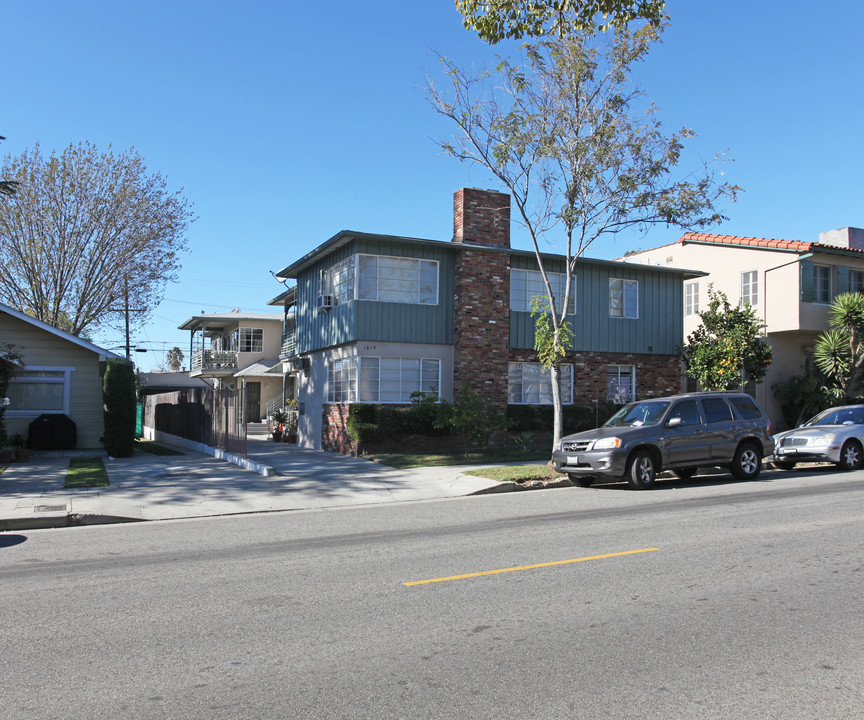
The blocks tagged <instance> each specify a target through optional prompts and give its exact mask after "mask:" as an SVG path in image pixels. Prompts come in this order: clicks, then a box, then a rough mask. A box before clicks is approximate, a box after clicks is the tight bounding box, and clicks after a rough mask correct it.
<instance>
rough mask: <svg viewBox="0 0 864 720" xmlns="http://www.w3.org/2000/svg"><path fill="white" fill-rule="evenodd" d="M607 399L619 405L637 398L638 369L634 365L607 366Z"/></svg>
mask: <svg viewBox="0 0 864 720" xmlns="http://www.w3.org/2000/svg"><path fill="white" fill-rule="evenodd" d="M606 399H607V400H609V402H614V403H618V404H619V405H623V404H624V403H628V402H632V401H633V400H635V399H636V371H635V368H634V367H633V366H632V365H609V367H607V368H606Z"/></svg>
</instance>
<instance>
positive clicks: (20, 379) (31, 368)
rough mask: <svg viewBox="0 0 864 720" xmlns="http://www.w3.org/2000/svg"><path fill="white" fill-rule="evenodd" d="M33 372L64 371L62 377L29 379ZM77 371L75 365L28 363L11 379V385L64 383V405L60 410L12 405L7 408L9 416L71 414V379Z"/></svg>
mask: <svg viewBox="0 0 864 720" xmlns="http://www.w3.org/2000/svg"><path fill="white" fill-rule="evenodd" d="M31 372H54V373H63V377H62V379H61V378H56V379H55V378H33V379H32V380H28V379H27V377H26V376H27V374H28V373H31ZM73 372H75V368H74V367H69V366H54V365H27V366H26V367H24V368H22V369H20V370H17V371H16V372H15V375H13V376H12V378H11V379H10V381H9V384H10V386H11V385H12V384H17V383H22V384H23V383H28V382H32V383H39V384H42V385H46V384H51V385H53V384H60V383H62V384H63V407H62V408H61V409H60V410H38V409H32V410H31V409H24V410H21V409H15V408H12V406H11V405H10V406H9V407H8V408H6V416H7V417H33V416H38V415H42V414H48V415H69V414H70V407H71V380H72V373H73Z"/></svg>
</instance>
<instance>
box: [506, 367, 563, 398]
mask: <svg viewBox="0 0 864 720" xmlns="http://www.w3.org/2000/svg"><path fill="white" fill-rule="evenodd" d="M507 402H508V403H510V404H511V405H551V404H552V376H551V375H550V374H549V371H548V370H545V369H544V368H543V366H542V365H541V364H540V363H521V362H513V363H510V365H509V373H508V378H507ZM561 402H563V403H566V404H570V403H572V402H573V366H572V365H562V366H561Z"/></svg>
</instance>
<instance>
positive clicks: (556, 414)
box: [549, 365, 564, 451]
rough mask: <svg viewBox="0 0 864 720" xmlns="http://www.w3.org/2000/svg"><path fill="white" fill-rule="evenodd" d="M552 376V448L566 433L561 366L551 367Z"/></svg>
mask: <svg viewBox="0 0 864 720" xmlns="http://www.w3.org/2000/svg"><path fill="white" fill-rule="evenodd" d="M549 374H550V376H551V378H552V409H553V420H552V450H553V451H554V450H555V448H557V447H558V443H559V442H561V437H562V436H563V434H564V407H563V405H562V403H561V367H560V365H553V366H552V367H551V368H549Z"/></svg>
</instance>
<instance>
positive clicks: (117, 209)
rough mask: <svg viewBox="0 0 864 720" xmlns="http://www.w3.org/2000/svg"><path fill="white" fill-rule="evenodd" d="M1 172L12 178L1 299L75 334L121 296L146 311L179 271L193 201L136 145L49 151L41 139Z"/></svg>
mask: <svg viewBox="0 0 864 720" xmlns="http://www.w3.org/2000/svg"><path fill="white" fill-rule="evenodd" d="M3 175H4V176H5V177H11V178H14V180H15V181H16V182H17V183H18V187H17V192H16V193H15V195H14V196H9V197H6V196H0V299H2V300H3V301H4V302H6V303H8V304H9V305H12V306H13V307H16V308H18V309H20V310H21V311H23V312H27V313H30V314H32V315H33V316H34V317H36V318H38V319H39V320H42V321H44V322H47V323H50V324H52V325H55V326H58V327H61V326H62V327H63V328H64V329H66V330H68V331H69V332H71V333H73V334H75V335H79V334H81V333H82V332H84V331H85V330H87V329H88V328H96V327H98V326H100V325H101V324H103V323H109V322H111V320H112V319H114V320H116V319H119V317H120V316H122V313H123V311H124V308H125V307H127V306H128V307H131V308H134V309H135V310H136V311H140V312H136V313H135V314H134V316H135V317H138V318H139V319H140V320H139V321H143V319H144V318H145V317H146V311H147V310H149V309H151V308H153V307H154V306H155V305H157V304H158V303H159V301H160V300H161V298H162V293H163V290H164V287H165V284H166V283H167V282H169V281H174V280H176V277H177V271H178V270H179V268H180V263H179V259H178V256H179V254H180V252H181V251H183V250H184V249H185V248H186V241H185V237H184V235H185V232H186V229H187V227H188V225H189V223H190V222H192V217H191V211H190V209H189V205H188V203H187V201H186V200H185V199H184V198H183V197H182V196H181V194H180V192H179V191H177V192H175V193H170V192H168V190H167V189H166V183H165V180H164V179H163V178H162V176H161V175H159V174H158V173H156V174H150V173H148V172H147V168H146V167H145V166H144V161H143V159H142V158H141V156H140V155H139V154H138V153H137V152H135V150H134V149H130V150H128V151H127V152H124V153H122V154H114V153H113V152H112V151H111V149H110V148H109V150H108V151H107V152H103V153H100V152H99V151H98V150H97V149H96V148H95V147H94V146H93V145H90V144H89V143H80V144H78V145H70V146H69V147H68V148H66V149H65V150H64V151H63V152H62V153H61V154H60V155H57V154H56V153H52V154H51V155H50V156H49V157H47V158H46V157H45V156H43V154H42V151H41V150H40V148H39V146H38V145H37V146H36V147H35V148H34V149H32V150H27V151H25V152H24V153H23V154H22V155H21V156H20V157H11V156H7V157H6V158H5V161H4V165H3Z"/></svg>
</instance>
